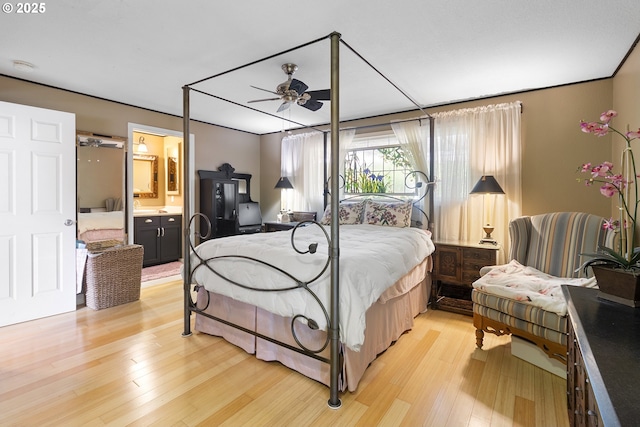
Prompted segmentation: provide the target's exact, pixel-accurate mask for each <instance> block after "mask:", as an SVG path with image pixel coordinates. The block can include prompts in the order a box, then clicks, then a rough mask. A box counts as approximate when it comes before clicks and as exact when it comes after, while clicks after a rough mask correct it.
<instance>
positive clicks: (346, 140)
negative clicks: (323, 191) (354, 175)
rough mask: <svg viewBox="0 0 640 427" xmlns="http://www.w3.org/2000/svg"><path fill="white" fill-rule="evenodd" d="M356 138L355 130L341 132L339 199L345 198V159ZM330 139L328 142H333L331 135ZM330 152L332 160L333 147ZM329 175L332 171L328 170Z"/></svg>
mask: <svg viewBox="0 0 640 427" xmlns="http://www.w3.org/2000/svg"><path fill="white" fill-rule="evenodd" d="M355 136H356V130H355V129H345V130H341V131H340V155H339V156H338V158H339V159H340V164H339V171H340V176H341V177H342V178H340V183H339V184H338V185H340V194H339V195H338V198H340V199H341V198H343V197H344V158H345V157H346V155H347V151H349V150H350V149H351V147H352V146H353V138H354V137H355ZM328 138H329V139H327V141H331V133H329V135H328ZM328 151H329V159H331V147H329V150H328ZM327 165H328V167H329V168H330V165H331V162H330V161H328V162H327ZM328 173H329V174H330V173H331V169H328ZM332 179H333V178H332ZM329 190H331V189H329Z"/></svg>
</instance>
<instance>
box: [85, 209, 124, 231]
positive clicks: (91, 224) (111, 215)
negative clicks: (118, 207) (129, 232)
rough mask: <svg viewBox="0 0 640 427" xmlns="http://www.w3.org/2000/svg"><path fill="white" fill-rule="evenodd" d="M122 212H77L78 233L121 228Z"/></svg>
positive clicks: (122, 226) (122, 225)
mask: <svg viewBox="0 0 640 427" xmlns="http://www.w3.org/2000/svg"><path fill="white" fill-rule="evenodd" d="M123 228H124V212H123V211H112V212H91V213H79V214H78V234H82V233H84V232H86V231H90V230H104V229H123Z"/></svg>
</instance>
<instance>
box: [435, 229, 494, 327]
mask: <svg viewBox="0 0 640 427" xmlns="http://www.w3.org/2000/svg"><path fill="white" fill-rule="evenodd" d="M434 244H435V246H436V251H435V254H434V255H435V262H434V273H433V281H432V289H431V306H432V308H436V309H441V310H449V311H454V312H457V313H462V314H468V315H471V314H473V303H472V302H471V289H472V286H471V284H472V283H473V282H475V281H476V280H477V279H479V278H480V269H481V268H482V267H484V266H487V265H495V264H496V262H497V257H498V250H499V249H500V246H498V245H491V244H484V245H481V244H476V243H470V242H460V241H455V242H453V241H447V242H434Z"/></svg>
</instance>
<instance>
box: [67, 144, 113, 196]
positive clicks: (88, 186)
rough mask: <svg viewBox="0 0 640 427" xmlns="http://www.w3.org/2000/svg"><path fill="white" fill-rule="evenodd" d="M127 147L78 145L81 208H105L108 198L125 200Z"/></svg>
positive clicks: (78, 193) (78, 185) (78, 192)
mask: <svg viewBox="0 0 640 427" xmlns="http://www.w3.org/2000/svg"><path fill="white" fill-rule="evenodd" d="M124 154H125V153H124V150H121V149H117V148H104V147H89V146H86V147H78V149H77V156H78V157H77V158H78V166H77V167H78V169H77V176H78V181H77V191H76V193H77V194H76V199H77V203H78V208H104V207H105V200H106V199H107V198H118V199H122V200H123V201H124V164H125V161H124Z"/></svg>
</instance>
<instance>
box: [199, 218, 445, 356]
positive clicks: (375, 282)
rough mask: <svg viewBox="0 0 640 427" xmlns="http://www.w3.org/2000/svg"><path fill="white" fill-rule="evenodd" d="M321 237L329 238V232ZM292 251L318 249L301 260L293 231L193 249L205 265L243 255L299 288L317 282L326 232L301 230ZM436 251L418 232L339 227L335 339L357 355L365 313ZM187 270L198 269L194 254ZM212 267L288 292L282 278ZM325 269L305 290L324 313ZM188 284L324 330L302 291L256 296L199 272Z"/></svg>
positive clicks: (231, 266)
mask: <svg viewBox="0 0 640 427" xmlns="http://www.w3.org/2000/svg"><path fill="white" fill-rule="evenodd" d="M326 231H327V233H328V234H330V230H329V228H328V227H327V228H326ZM295 236H296V244H297V247H298V249H300V250H303V251H304V250H306V248H307V246H308V245H309V243H312V242H317V243H318V244H319V245H318V250H317V252H316V253H315V254H306V255H300V254H297V253H296V252H295V251H294V250H293V249H292V247H291V244H290V239H291V231H280V232H275V233H258V234H250V235H243V236H232V237H226V238H222V239H213V240H209V241H207V242H204V243H203V244H201V245H199V246H198V247H197V248H196V252H197V253H198V254H200V256H201V257H203V258H205V259H207V258H211V257H215V256H220V255H229V254H233V255H245V256H250V257H253V258H257V259H260V260H263V261H266V262H269V263H271V264H273V265H275V266H277V267H279V268H281V269H282V270H284V271H286V272H288V273H289V274H291V275H292V276H294V277H295V278H297V279H299V280H301V281H309V280H311V279H312V278H313V277H315V276H316V275H318V274H319V273H320V271H321V269H322V267H323V266H324V264H325V262H326V255H327V253H328V248H327V241H326V239H325V236H324V233H323V232H322V230H320V228H319V227H317V226H307V227H300V228H299V229H298V230H297V231H296V234H295ZM433 251H434V245H433V242H432V241H431V234H430V233H429V232H428V231H425V230H420V229H416V228H395V227H383V226H377V225H368V224H360V225H345V226H341V227H340V258H339V267H340V275H339V277H340V280H339V284H340V334H341V341H342V342H343V343H345V344H346V345H347V346H348V347H349V348H351V349H353V350H355V351H358V350H359V348H360V346H361V345H362V343H363V341H364V330H365V312H366V311H367V309H368V308H369V307H370V306H371V305H372V304H373V303H374V302H375V301H376V300H377V299H378V298H379V297H380V295H382V293H383V292H384V291H385V289H387V288H388V287H389V286H391V285H393V284H394V283H395V282H396V281H397V280H398V279H400V278H401V277H402V276H404V275H405V274H407V273H408V272H409V271H411V270H412V269H413V268H414V267H415V266H416V265H418V264H419V263H421V262H422V261H424V259H425V258H426V257H427V256H429V255H430V254H431V253H432V252H433ZM191 259H192V261H191V263H192V266H191V267H192V269H193V268H194V267H195V266H196V265H197V264H198V260H197V259H196V258H195V255H192V258H191ZM210 265H211V266H212V267H213V268H215V269H216V271H219V272H222V273H223V274H224V275H225V276H226V277H227V278H229V279H231V280H234V281H236V282H238V283H241V284H244V285H250V286H252V287H256V288H261V289H281V288H283V287H287V286H294V285H295V283H294V282H293V281H291V280H290V279H285V276H284V275H283V274H282V273H279V272H275V271H273V270H271V269H267V268H265V267H263V266H261V265H260V264H259V263H256V262H253V261H248V260H242V259H237V258H233V259H222V260H220V259H219V260H212V261H210ZM330 270H331V267H329V268H328V269H327V271H326V272H325V273H324V274H323V275H322V276H321V277H320V278H319V279H318V280H316V281H314V282H313V283H311V284H310V285H309V288H310V289H311V290H312V291H314V292H315V293H316V294H317V296H318V297H319V299H320V300H321V301H322V303H323V305H324V306H325V307H326V308H327V311H329V307H330V292H331V290H330V277H331V275H330ZM193 282H195V283H198V284H201V285H203V286H204V287H205V288H206V289H207V290H209V291H212V292H216V293H219V294H222V295H226V296H229V297H232V298H234V299H237V300H240V301H243V302H246V303H250V304H254V305H256V306H258V307H261V308H263V309H265V310H267V311H270V312H272V313H275V314H278V315H281V316H285V317H291V316H294V315H296V314H303V315H305V316H307V317H309V318H311V319H313V320H315V321H316V322H317V323H318V325H319V326H320V329H322V330H326V325H327V322H326V320H325V316H324V315H323V312H322V310H321V309H320V307H319V306H318V304H317V303H316V302H315V300H313V298H312V296H311V295H309V293H308V292H306V291H304V290H301V289H296V290H294V291H289V292H257V291H251V290H246V289H242V288H240V287H238V286H232V285H229V284H228V283H226V282H225V280H224V279H221V278H219V277H218V276H217V275H215V274H214V273H212V272H211V271H210V270H208V269H207V268H204V267H200V268H197V269H196V270H195V272H194V275H193Z"/></svg>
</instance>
